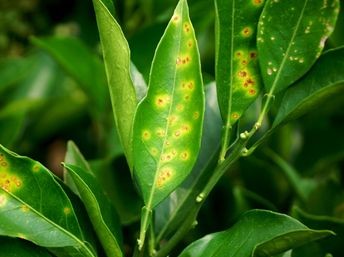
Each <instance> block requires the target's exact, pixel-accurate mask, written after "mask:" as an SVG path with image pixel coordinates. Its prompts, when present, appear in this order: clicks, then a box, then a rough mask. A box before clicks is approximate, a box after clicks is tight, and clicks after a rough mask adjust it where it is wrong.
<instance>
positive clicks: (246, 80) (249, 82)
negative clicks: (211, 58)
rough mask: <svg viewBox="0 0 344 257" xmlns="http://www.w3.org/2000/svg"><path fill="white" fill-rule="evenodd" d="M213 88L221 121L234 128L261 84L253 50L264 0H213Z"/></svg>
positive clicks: (257, 93)
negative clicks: (214, 82) (214, 69)
mask: <svg viewBox="0 0 344 257" xmlns="http://www.w3.org/2000/svg"><path fill="white" fill-rule="evenodd" d="M215 2H216V14H217V15H216V86H217V96H218V100H219V106H220V111H221V116H222V120H223V122H224V124H225V125H227V126H230V125H233V124H234V123H235V122H236V121H237V120H238V119H239V118H240V117H241V116H242V114H243V113H244V111H245V110H246V109H247V108H248V107H249V106H250V105H251V103H252V102H253V101H254V100H255V99H256V98H257V97H258V95H259V93H260V91H261V89H262V87H263V84H262V79H261V74H260V69H259V64H258V58H257V49H256V34H257V26H256V24H257V22H258V19H259V15H260V13H261V11H262V9H263V6H264V0H250V1H247V0H231V1H228V0H216V1H215Z"/></svg>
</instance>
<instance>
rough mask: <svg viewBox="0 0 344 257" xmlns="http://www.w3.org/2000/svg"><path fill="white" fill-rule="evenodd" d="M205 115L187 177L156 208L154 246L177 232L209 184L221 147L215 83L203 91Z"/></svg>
mask: <svg viewBox="0 0 344 257" xmlns="http://www.w3.org/2000/svg"><path fill="white" fill-rule="evenodd" d="M204 91H205V106H206V107H205V113H204V126H203V132H202V143H201V145H202V147H201V149H200V152H199V155H198V158H197V161H196V163H195V166H194V167H193V169H192V171H191V172H190V175H189V176H188V177H187V178H186V179H185V180H184V181H183V183H182V184H181V185H180V186H179V187H178V188H177V189H176V190H174V191H173V193H172V194H170V195H169V196H168V197H167V198H166V199H165V200H164V201H163V202H162V203H161V204H159V205H158V206H157V207H156V208H155V231H156V233H157V234H159V236H158V237H157V243H160V242H159V241H160V240H161V239H163V238H165V237H166V236H167V235H168V234H170V233H171V232H172V231H174V230H175V229H178V228H179V227H180V225H181V224H182V222H183V221H184V220H185V218H186V215H187V214H188V213H189V211H190V210H191V209H192V207H193V205H194V204H195V199H196V197H197V196H198V195H199V194H200V193H201V191H202V190H203V188H204V186H205V184H206V183H207V182H208V180H209V178H210V176H211V174H212V172H213V170H214V168H215V166H216V164H217V157H218V150H219V147H220V141H221V138H220V137H221V135H220V133H219V131H221V127H222V121H221V117H220V111H219V107H218V103H217V98H216V86H215V83H211V84H209V85H207V86H205V87H204Z"/></svg>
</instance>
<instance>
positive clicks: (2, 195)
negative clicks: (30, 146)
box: [0, 145, 95, 257]
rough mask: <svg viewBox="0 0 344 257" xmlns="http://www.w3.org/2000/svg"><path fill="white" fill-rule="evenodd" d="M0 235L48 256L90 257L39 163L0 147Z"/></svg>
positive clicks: (62, 200)
mask: <svg viewBox="0 0 344 257" xmlns="http://www.w3.org/2000/svg"><path fill="white" fill-rule="evenodd" d="M0 159H1V161H0V163H1V165H0V174H1V175H0V176H1V177H0V186H1V189H0V235H8V236H11V237H20V238H25V239H26V240H29V241H31V242H33V243H35V244H37V245H40V246H43V247H47V248H48V250H49V251H51V252H52V253H58V252H64V253H65V255H66V256H72V255H73V256H89V257H93V256H95V255H94V251H93V250H92V249H90V248H89V247H88V246H87V244H86V243H85V242H84V239H83V236H82V233H81V229H80V226H79V223H78V220H77V217H76V216H75V213H74V210H73V207H72V205H71V203H70V201H69V199H68V197H67V196H66V194H65V192H64V191H63V190H62V188H61V187H60V186H59V184H58V183H57V182H56V181H55V180H54V178H53V176H52V174H51V173H50V172H49V171H48V170H47V169H46V168H45V167H44V166H42V165H41V164H40V163H38V162H35V161H33V160H32V159H30V158H27V157H21V156H19V155H17V154H15V153H13V152H11V151H9V150H7V149H5V148H4V147H3V146H1V145H0Z"/></svg>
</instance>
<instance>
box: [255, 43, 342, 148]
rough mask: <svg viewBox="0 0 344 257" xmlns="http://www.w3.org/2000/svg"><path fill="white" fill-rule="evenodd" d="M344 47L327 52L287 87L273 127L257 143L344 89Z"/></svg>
mask: <svg viewBox="0 0 344 257" xmlns="http://www.w3.org/2000/svg"><path fill="white" fill-rule="evenodd" d="M343 55H344V47H340V48H337V49H333V50H329V51H326V52H325V53H324V54H322V55H321V57H320V58H319V60H318V61H317V62H316V63H315V65H314V67H313V68H312V69H311V70H310V71H309V72H308V73H307V74H306V75H305V76H304V77H303V78H302V79H300V80H299V81H298V82H296V83H295V84H294V85H293V86H292V87H290V88H288V89H287V90H286V93H285V95H284V97H283V100H282V103H281V106H280V109H279V110H278V113H277V116H276V118H275V120H274V122H273V124H272V127H271V129H270V130H269V131H268V132H267V133H266V134H265V135H264V137H263V138H261V139H260V140H259V141H258V142H257V143H256V144H255V145H254V146H256V145H259V144H260V142H261V141H263V140H264V139H265V138H267V137H268V136H270V135H271V134H272V133H274V132H275V131H276V130H277V129H279V128H280V127H282V126H283V125H285V124H286V123H288V122H290V121H292V120H294V119H297V118H299V117H301V116H302V115H304V114H306V113H307V112H309V111H311V110H313V109H315V108H317V107H318V106H319V105H321V104H322V103H326V102H327V101H328V100H330V99H331V98H333V97H335V96H336V95H338V94H342V93H343V92H344V83H343V82H344V61H343V58H342V56H343Z"/></svg>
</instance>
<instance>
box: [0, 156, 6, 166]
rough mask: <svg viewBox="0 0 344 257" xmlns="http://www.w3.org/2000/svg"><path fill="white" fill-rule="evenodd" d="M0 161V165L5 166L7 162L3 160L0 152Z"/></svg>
mask: <svg viewBox="0 0 344 257" xmlns="http://www.w3.org/2000/svg"><path fill="white" fill-rule="evenodd" d="M0 163H1V166H2V167H6V166H7V163H6V162H5V161H4V155H3V154H0Z"/></svg>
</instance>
